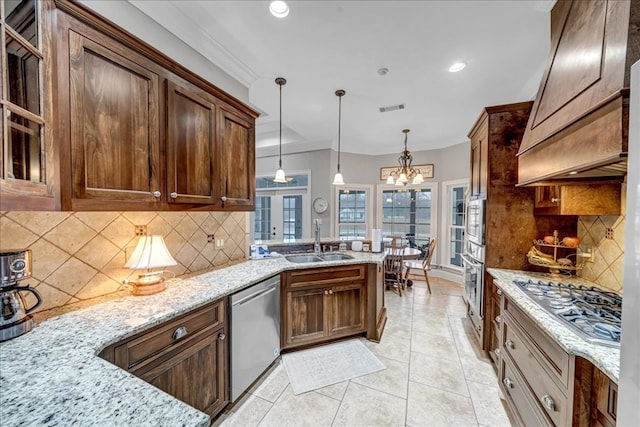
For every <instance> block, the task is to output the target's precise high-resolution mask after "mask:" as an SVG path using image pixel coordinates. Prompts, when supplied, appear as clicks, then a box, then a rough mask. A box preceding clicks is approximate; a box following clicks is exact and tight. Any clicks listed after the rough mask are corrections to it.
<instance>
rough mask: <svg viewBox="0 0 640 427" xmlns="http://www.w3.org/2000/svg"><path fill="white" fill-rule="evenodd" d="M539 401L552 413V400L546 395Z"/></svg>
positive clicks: (553, 405)
mask: <svg viewBox="0 0 640 427" xmlns="http://www.w3.org/2000/svg"><path fill="white" fill-rule="evenodd" d="M540 400H541V401H542V403H543V404H544V406H545V407H546V408H547V409H548V410H550V411H552V412H553V411H555V410H556V403H555V402H554V401H553V398H552V397H551V396H549V395H548V394H545V395H544V396H542V397H541V398H540Z"/></svg>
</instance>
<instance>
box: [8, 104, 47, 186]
mask: <svg viewBox="0 0 640 427" xmlns="http://www.w3.org/2000/svg"><path fill="white" fill-rule="evenodd" d="M5 111H8V110H5ZM8 126H9V129H8V138H7V141H5V146H4V147H3V148H4V152H5V157H6V159H7V161H6V163H5V167H6V171H5V176H4V178H14V179H23V180H26V181H32V182H44V170H43V165H44V161H43V158H42V157H43V153H42V150H41V143H40V125H39V124H37V123H34V122H32V121H30V120H28V119H25V118H23V117H20V116H19V115H18V114H16V113H11V117H10V118H9V120H8Z"/></svg>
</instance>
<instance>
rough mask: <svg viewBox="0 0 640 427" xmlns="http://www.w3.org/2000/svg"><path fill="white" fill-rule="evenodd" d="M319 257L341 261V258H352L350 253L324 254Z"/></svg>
mask: <svg viewBox="0 0 640 427" xmlns="http://www.w3.org/2000/svg"><path fill="white" fill-rule="evenodd" d="M320 258H322V259H323V260H325V261H341V260H343V259H353V257H352V256H351V255H347V254H324V255H320Z"/></svg>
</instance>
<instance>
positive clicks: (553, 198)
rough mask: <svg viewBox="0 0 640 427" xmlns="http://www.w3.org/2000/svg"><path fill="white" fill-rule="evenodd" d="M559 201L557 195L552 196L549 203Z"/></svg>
mask: <svg viewBox="0 0 640 427" xmlns="http://www.w3.org/2000/svg"><path fill="white" fill-rule="evenodd" d="M559 201H560V198H559V197H552V198H551V203H558V202H559Z"/></svg>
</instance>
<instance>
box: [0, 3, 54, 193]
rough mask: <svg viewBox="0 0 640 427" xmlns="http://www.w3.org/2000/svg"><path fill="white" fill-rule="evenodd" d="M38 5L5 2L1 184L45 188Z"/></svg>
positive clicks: (1, 34)
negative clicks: (23, 183)
mask: <svg viewBox="0 0 640 427" xmlns="http://www.w3.org/2000/svg"><path fill="white" fill-rule="evenodd" d="M38 3H39V2H36V1H34V0H23V1H11V2H9V1H7V2H5V1H2V11H3V16H2V19H1V21H0V38H1V39H2V40H3V41H4V43H2V46H1V47H0V52H1V55H0V59H1V60H2V64H3V66H2V67H0V69H1V72H2V73H3V74H2V75H1V76H0V123H1V125H0V130H1V131H2V134H3V137H2V144H0V158H1V159H2V163H1V164H0V178H4V179H19V180H23V181H30V182H32V183H38V184H41V183H44V182H45V173H44V149H43V144H42V133H43V125H44V118H43V113H42V99H41V90H42V87H41V81H40V78H41V70H42V60H43V54H42V51H41V50H40V47H39V40H38V39H39V37H38V30H39V28H38V25H39V24H38V18H39V10H38Z"/></svg>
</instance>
